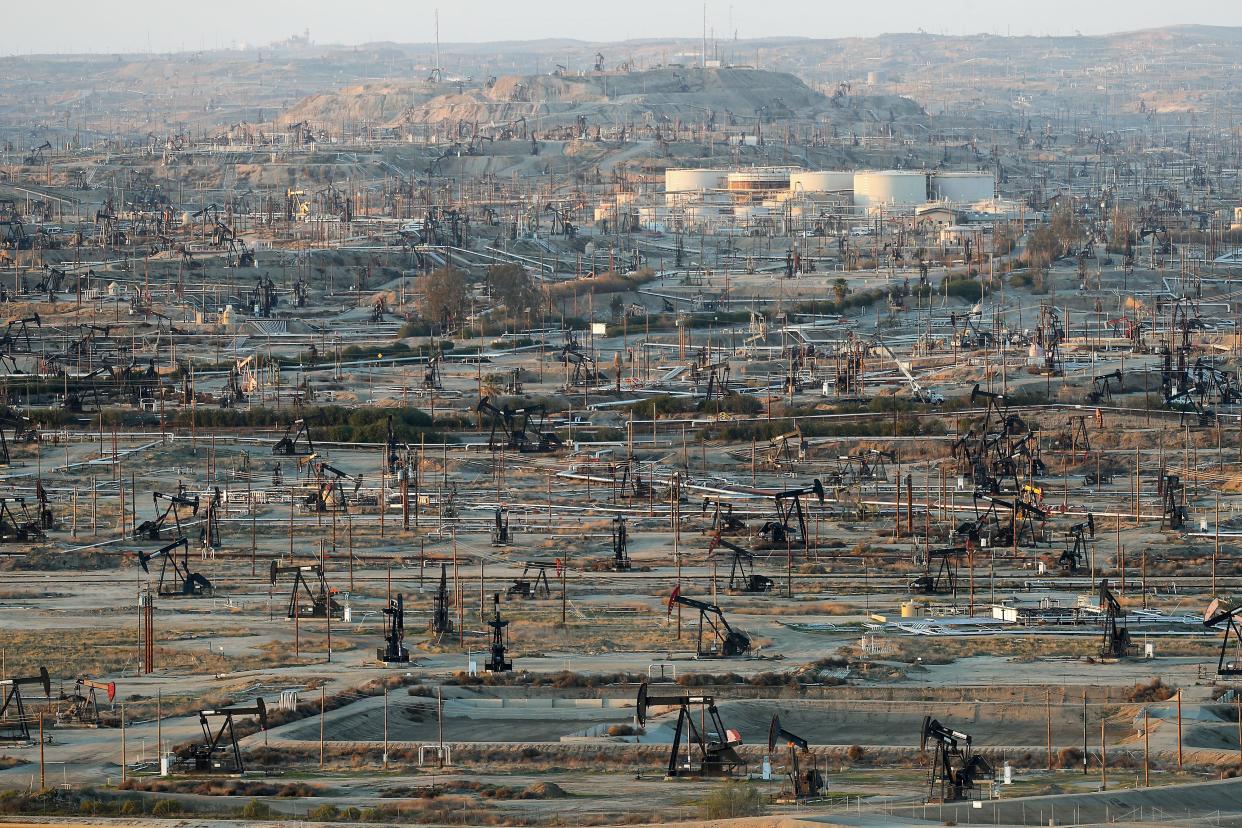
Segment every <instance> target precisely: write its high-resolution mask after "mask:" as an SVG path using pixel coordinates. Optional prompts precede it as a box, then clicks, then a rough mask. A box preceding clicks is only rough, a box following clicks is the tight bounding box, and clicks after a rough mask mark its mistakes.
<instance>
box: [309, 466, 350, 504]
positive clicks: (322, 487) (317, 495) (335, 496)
mask: <svg viewBox="0 0 1242 828" xmlns="http://www.w3.org/2000/svg"><path fill="white" fill-rule="evenodd" d="M329 475H331V476H329ZM315 480H316V483H317V484H318V488H317V489H316V490H315V491H313V492H311V493H310V494H309V495H307V496H306V505H307V506H308V507H309V508H311V509H313V510H314V511H316V512H348V511H349V500H348V497H347V495H346V494H345V489H344V488H343V487H342V486H341V481H342V480H352V481H353V483H354V495H355V496H356V495H357V494H358V490H359V489H360V488H362V479H361V478H358V477H354V476H353V475H352V474H349V473H347V472H343V471H341V470H340V469H338V468H337V467H336V466H333V465H331V464H329V463H316V464H315Z"/></svg>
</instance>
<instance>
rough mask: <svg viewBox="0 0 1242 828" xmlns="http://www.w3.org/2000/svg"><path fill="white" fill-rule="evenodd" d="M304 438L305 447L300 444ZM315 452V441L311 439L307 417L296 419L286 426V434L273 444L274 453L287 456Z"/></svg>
mask: <svg viewBox="0 0 1242 828" xmlns="http://www.w3.org/2000/svg"><path fill="white" fill-rule="evenodd" d="M303 438H305V439H306V446H305V448H303V447H302V446H301V445H299V440H301V439H303ZM314 453H315V443H314V441H313V440H311V433H310V426H309V424H308V423H307V422H306V420H305V419H299V420H294V421H293V422H292V423H290V424H289V425H287V426H285V433H284V436H282V437H281V438H280V439H279V440H277V441H276V444H275V445H274V446H272V454H282V455H284V456H286V457H293V456H296V455H305V454H314Z"/></svg>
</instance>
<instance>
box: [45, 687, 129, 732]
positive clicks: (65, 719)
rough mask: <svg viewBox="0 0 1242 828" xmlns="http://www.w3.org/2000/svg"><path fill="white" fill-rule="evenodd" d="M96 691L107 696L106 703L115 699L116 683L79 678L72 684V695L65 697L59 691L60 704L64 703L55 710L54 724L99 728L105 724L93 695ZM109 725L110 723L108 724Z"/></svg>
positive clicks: (62, 692)
mask: <svg viewBox="0 0 1242 828" xmlns="http://www.w3.org/2000/svg"><path fill="white" fill-rule="evenodd" d="M96 690H102V691H103V692H104V693H106V694H107V696H108V703H109V704H111V703H112V700H113V699H115V698H116V682H115V681H108V682H103V681H92V680H91V679H87V678H79V679H78V680H77V681H75V682H74V684H73V695H70V696H66V695H65V693H64V691H63V690H62V691H61V694H60V699H59V701H61V702H66V703H67V704H64V705H63V706H61V707H58V708H57V710H56V724H57V725H58V726H63V725H79V726H81V727H101V726H102V725H104V724H105V721H104V720H103V718H102V717H101V716H100V715H99V699H98V698H97V697H96V695H95V691H96ZM108 724H111V722H108Z"/></svg>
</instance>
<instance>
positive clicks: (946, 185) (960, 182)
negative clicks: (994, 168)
mask: <svg viewBox="0 0 1242 828" xmlns="http://www.w3.org/2000/svg"><path fill="white" fill-rule="evenodd" d="M932 193H933V194H934V195H935V196H936V198H938V199H941V200H943V201H948V202H951V203H953V204H973V203H974V202H976V201H986V200H987V199H990V198H992V197H994V196H995V195H996V176H995V175H993V174H992V173H990V172H938V173H935V174H933V175H932Z"/></svg>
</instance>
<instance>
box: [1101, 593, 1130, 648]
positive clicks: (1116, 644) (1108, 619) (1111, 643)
mask: <svg viewBox="0 0 1242 828" xmlns="http://www.w3.org/2000/svg"><path fill="white" fill-rule="evenodd" d="M1099 593H1100V611H1101V612H1103V613H1104V640H1103V641H1102V642H1101V644H1100V655H1101V656H1103V657H1104V658H1125V657H1126V653H1127V652H1128V651H1129V649H1130V631H1129V630H1127V629H1126V628H1125V627H1119V626H1117V617H1118V616H1120V615H1122V609H1121V602H1120V601H1118V600H1117V596H1115V595H1113V592H1112V590H1110V589H1109V588H1108V579H1107V578H1105V579H1103V580H1102V581H1100V587H1099Z"/></svg>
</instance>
